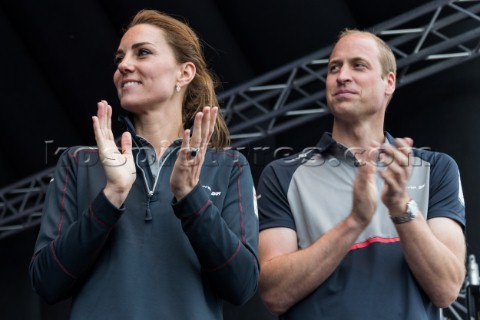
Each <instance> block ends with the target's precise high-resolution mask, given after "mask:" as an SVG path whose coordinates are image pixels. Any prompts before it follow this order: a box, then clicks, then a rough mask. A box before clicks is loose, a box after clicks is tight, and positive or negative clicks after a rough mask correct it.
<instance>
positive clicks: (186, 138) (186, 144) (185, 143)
mask: <svg viewBox="0 0 480 320" xmlns="http://www.w3.org/2000/svg"><path fill="white" fill-rule="evenodd" d="M180 153H181V155H182V159H184V160H186V159H187V156H188V154H189V153H190V129H185V130H184V131H183V139H182V146H181V148H180Z"/></svg>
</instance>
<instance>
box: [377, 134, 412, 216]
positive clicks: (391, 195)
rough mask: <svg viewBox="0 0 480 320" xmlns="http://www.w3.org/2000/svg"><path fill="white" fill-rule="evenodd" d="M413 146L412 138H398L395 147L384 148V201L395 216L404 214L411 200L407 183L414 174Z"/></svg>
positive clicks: (385, 146) (386, 145)
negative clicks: (412, 173)
mask: <svg viewBox="0 0 480 320" xmlns="http://www.w3.org/2000/svg"><path fill="white" fill-rule="evenodd" d="M412 145H413V140H412V139H410V138H403V139H400V138H397V139H395V145H391V144H385V145H383V146H382V150H383V153H382V162H383V163H384V165H385V169H384V170H381V171H380V175H381V177H382V178H383V180H384V182H385V184H384V188H383V191H382V201H383V203H384V204H385V206H386V207H387V208H388V210H389V212H390V213H391V214H393V215H395V214H396V213H404V212H405V210H406V205H407V202H408V201H409V200H410V197H409V195H408V193H407V183H408V180H409V178H410V175H411V172H412V149H411V147H412Z"/></svg>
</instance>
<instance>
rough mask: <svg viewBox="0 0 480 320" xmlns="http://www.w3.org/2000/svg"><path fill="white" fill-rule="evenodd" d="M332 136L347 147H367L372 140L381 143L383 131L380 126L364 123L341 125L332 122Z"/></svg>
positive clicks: (370, 144) (383, 136)
mask: <svg viewBox="0 0 480 320" xmlns="http://www.w3.org/2000/svg"><path fill="white" fill-rule="evenodd" d="M332 138H333V139H334V140H335V141H337V142H338V143H341V144H343V145H344V146H346V147H347V148H361V149H368V148H369V147H371V146H372V143H373V142H376V143H379V144H382V143H384V141H385V133H384V131H383V127H382V126H371V125H370V123H369V124H366V125H356V126H355V125H351V124H349V125H341V124H339V123H334V125H333V130H332Z"/></svg>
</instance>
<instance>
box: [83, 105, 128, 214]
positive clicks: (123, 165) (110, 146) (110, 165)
mask: <svg viewBox="0 0 480 320" xmlns="http://www.w3.org/2000/svg"><path fill="white" fill-rule="evenodd" d="M97 106H98V110H97V115H96V116H93V117H92V120H93V130H94V132H95V140H96V141H97V147H98V153H99V157H100V161H101V162H102V165H103V168H104V170H105V176H106V178H107V184H106V186H105V189H104V193H105V195H106V197H107V198H108V199H109V200H110V202H111V203H112V204H114V205H115V206H117V207H120V206H121V205H122V204H123V202H124V200H125V198H126V197H127V195H128V192H129V191H130V189H131V187H132V184H133V182H134V181H135V179H136V170H135V163H134V160H133V155H132V137H131V135H130V133H129V132H124V133H123V135H122V140H121V151H120V150H119V149H118V147H117V145H116V144H115V139H114V136H113V133H112V123H111V119H112V107H111V106H110V105H109V104H108V103H107V102H106V101H104V100H102V101H100V102H99V103H98V104H97Z"/></svg>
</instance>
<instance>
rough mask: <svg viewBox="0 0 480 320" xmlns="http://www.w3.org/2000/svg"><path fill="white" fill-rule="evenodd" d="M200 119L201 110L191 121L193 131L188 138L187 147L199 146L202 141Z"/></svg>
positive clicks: (201, 116)
mask: <svg viewBox="0 0 480 320" xmlns="http://www.w3.org/2000/svg"><path fill="white" fill-rule="evenodd" d="M202 119H203V112H198V113H197V114H196V115H195V121H194V123H193V132H192V135H191V138H190V140H191V141H190V145H189V147H193V148H199V147H200V144H201V143H202Z"/></svg>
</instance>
